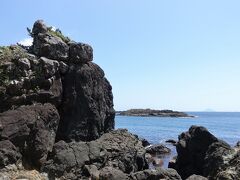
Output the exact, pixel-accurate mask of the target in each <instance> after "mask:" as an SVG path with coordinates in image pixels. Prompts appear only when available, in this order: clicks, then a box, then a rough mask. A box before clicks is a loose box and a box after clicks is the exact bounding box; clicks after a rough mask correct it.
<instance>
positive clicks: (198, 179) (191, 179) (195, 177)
mask: <svg viewBox="0 0 240 180" xmlns="http://www.w3.org/2000/svg"><path fill="white" fill-rule="evenodd" d="M186 180H208V179H207V178H205V177H203V176H199V175H196V174H193V175H191V176H190V177H188V178H187V179H186Z"/></svg>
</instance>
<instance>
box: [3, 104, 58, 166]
mask: <svg viewBox="0 0 240 180" xmlns="http://www.w3.org/2000/svg"><path fill="white" fill-rule="evenodd" d="M59 119H60V118H59V115H58V112H57V109H56V108H55V107H54V106H53V105H51V104H44V105H41V104H36V105H31V106H23V107H20V108H18V109H16V110H10V111H6V112H4V113H1V114H0V127H1V131H0V142H2V140H9V141H10V142H11V143H12V144H13V145H14V146H16V147H17V148H18V150H19V152H21V153H22V154H23V156H24V158H26V161H27V162H28V163H29V164H30V165H33V166H37V167H39V166H41V165H42V163H44V162H45V160H46V159H47V155H48V152H50V151H51V150H52V147H53V144H54V142H55V137H56V132H57V128H58V123H59ZM8 144H9V143H8ZM13 145H12V146H13ZM12 146H11V148H10V149H12V150H15V151H16V150H17V149H15V148H13V147H12ZM0 148H5V147H0Z"/></svg>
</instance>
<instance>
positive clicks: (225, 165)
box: [171, 126, 240, 180]
mask: <svg viewBox="0 0 240 180" xmlns="http://www.w3.org/2000/svg"><path fill="white" fill-rule="evenodd" d="M177 153H178V156H177V160H176V163H171V167H174V168H175V169H176V170H177V171H178V173H179V174H180V175H181V177H182V178H187V177H189V176H191V175H193V174H197V175H201V176H205V177H207V179H210V180H220V179H230V180H234V179H240V168H239V167H240V148H238V147H235V148H231V146H230V145H228V144H227V143H226V142H224V141H221V140H219V139H217V138H216V137H215V136H213V135H212V134H211V133H210V132H208V131H207V129H206V128H204V127H201V126H200V127H199V126H192V127H191V128H190V129H189V131H188V132H185V133H182V134H181V135H180V136H179V141H178V143H177Z"/></svg>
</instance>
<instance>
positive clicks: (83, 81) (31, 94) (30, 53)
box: [0, 20, 115, 141]
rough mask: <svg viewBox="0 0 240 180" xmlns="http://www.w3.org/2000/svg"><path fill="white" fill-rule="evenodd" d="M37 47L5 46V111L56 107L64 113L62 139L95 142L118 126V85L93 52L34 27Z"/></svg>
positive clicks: (0, 53)
mask: <svg viewBox="0 0 240 180" xmlns="http://www.w3.org/2000/svg"><path fill="white" fill-rule="evenodd" d="M30 33H31V35H32V37H33V45H32V46H31V47H29V48H28V49H24V48H23V47H21V46H10V47H1V48H0V112H4V111H6V110H9V109H14V108H17V107H20V106H22V105H31V104H34V103H51V104H53V105H55V106H56V107H57V108H58V110H59V112H60V115H61V123H60V128H59V133H58V140H61V139H65V140H66V141H71V140H76V141H80V140H87V141H89V140H94V139H97V138H98V137H100V136H101V135H102V134H103V133H105V132H109V131H110V130H112V129H113V128H114V116H115V111H114V109H113V95H112V87H111V85H110V83H109V82H108V80H107V79H106V78H105V77H104V72H103V70H102V69H101V68H100V67H99V66H98V65H96V64H94V63H92V62H91V61H92V60H93V49H92V47H91V46H89V45H87V44H83V43H76V42H73V41H71V42H70V40H69V39H68V38H66V37H65V36H63V35H62V34H61V31H59V30H58V31H54V30H52V29H51V27H47V26H46V25H45V24H44V23H43V21H42V20H38V21H36V22H35V23H34V25H33V28H32V32H30Z"/></svg>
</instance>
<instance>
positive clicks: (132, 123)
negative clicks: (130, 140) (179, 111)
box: [115, 112, 240, 167]
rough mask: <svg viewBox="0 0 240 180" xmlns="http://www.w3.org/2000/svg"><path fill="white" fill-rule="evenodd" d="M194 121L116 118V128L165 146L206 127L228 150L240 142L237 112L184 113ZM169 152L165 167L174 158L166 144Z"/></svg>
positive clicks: (186, 119) (159, 118) (174, 153)
mask: <svg viewBox="0 0 240 180" xmlns="http://www.w3.org/2000/svg"><path fill="white" fill-rule="evenodd" d="M187 113H188V114H189V115H194V116H196V117H195V118H170V117H134V116H116V118H115V122H116V128H126V129H128V130H129V131H130V132H131V133H134V134H137V135H138V136H139V137H141V138H145V139H147V140H148V141H149V142H150V143H153V144H159V143H163V144H164V143H165V141H166V140H168V139H174V140H177V139H178V135H179V134H180V133H182V132H185V131H187V130H188V129H189V127H190V126H191V125H200V126H204V127H206V128H207V129H208V130H209V131H210V132H211V133H212V134H214V135H215V136H216V137H217V138H220V139H222V140H224V141H226V142H227V143H229V144H230V145H231V146H234V145H236V143H237V142H238V141H240V112H187ZM166 145H167V146H168V147H170V148H171V149H172V154H171V155H170V156H169V157H165V159H164V162H165V163H164V166H165V167H167V164H168V161H169V159H171V158H172V156H174V155H176V150H175V147H173V146H171V145H169V144H166Z"/></svg>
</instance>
